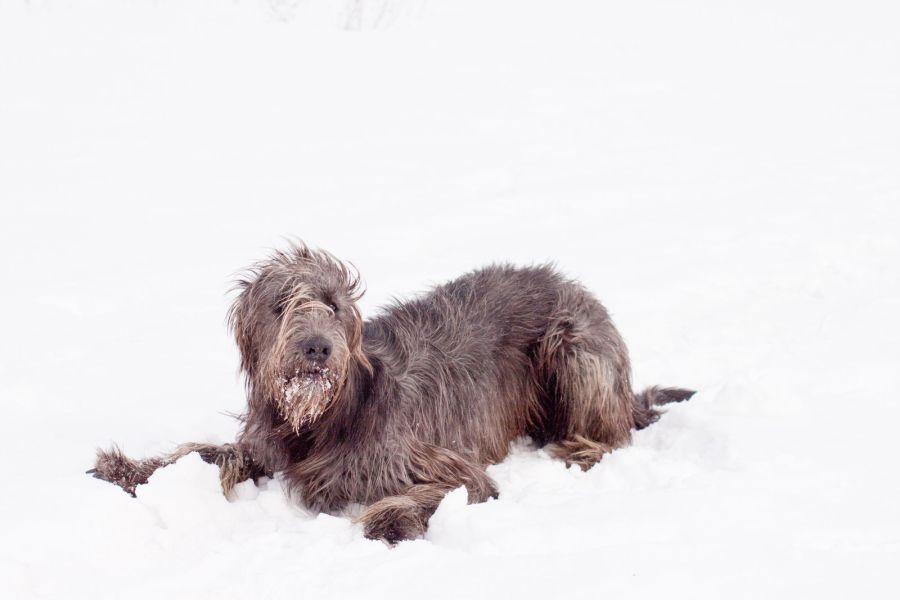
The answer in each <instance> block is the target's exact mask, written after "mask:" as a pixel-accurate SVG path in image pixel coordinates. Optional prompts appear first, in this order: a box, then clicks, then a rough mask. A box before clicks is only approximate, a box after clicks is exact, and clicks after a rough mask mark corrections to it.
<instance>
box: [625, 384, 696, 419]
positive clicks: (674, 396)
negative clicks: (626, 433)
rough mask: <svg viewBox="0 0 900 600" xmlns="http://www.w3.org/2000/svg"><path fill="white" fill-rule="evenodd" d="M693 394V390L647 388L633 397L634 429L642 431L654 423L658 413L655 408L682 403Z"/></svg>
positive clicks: (658, 415)
mask: <svg viewBox="0 0 900 600" xmlns="http://www.w3.org/2000/svg"><path fill="white" fill-rule="evenodd" d="M694 394H695V392H694V390H686V389H684V388H661V387H658V386H653V387H649V388H647V389H646V390H644V391H643V392H641V393H640V394H635V395H634V428H635V429H643V428H644V427H647V426H648V425H650V424H651V423H655V422H656V421H657V420H658V419H659V417H660V414H661V413H660V412H659V411H658V410H657V409H656V407H657V406H662V405H664V404H671V403H672V402H684V401H685V400H688V399H689V398H690V397H691V396H693V395H694Z"/></svg>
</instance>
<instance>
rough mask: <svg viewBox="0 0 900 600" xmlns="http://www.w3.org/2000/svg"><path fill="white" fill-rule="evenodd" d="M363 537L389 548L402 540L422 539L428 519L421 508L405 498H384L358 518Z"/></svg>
mask: <svg viewBox="0 0 900 600" xmlns="http://www.w3.org/2000/svg"><path fill="white" fill-rule="evenodd" d="M359 521H360V522H362V524H363V527H364V531H365V536H366V537H367V538H369V539H370V540H382V541H384V542H387V543H388V544H390V545H391V546H393V545H395V544H397V543H398V542H402V541H403V540H414V539H416V538H420V537H423V536H424V535H425V530H426V528H427V527H428V519H427V517H426V516H425V515H424V514H423V511H422V510H421V508H420V507H419V506H418V505H416V504H415V502H412V501H411V500H409V499H407V498H402V497H399V498H398V497H393V498H385V499H384V500H381V501H379V502H376V503H375V504H373V505H372V506H370V507H369V508H368V509H366V511H365V512H364V513H363V514H362V515H361V516H360V517H359Z"/></svg>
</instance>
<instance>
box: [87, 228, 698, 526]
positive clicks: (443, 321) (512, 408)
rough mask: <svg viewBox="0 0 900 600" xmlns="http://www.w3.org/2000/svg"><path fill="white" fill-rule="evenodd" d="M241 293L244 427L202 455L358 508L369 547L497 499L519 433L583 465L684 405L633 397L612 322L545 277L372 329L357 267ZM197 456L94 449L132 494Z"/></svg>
mask: <svg viewBox="0 0 900 600" xmlns="http://www.w3.org/2000/svg"><path fill="white" fill-rule="evenodd" d="M239 288H240V294H239V296H238V297H237V299H236V301H235V302H234V305H233V306H232V308H231V312H230V315H229V318H230V323H231V327H232V330H233V331H234V334H235V338H236V340H237V343H238V347H239V349H240V352H241V368H242V370H243V372H244V373H245V375H246V383H247V396H248V407H247V412H246V414H245V415H244V416H243V428H242V431H241V433H240V435H239V437H238V439H237V441H236V443H235V444H234V445H230V446H228V447H227V448H228V450H227V451H224V452H223V451H220V449H218V447H215V446H208V445H198V446H196V447H194V449H199V451H200V453H201V456H203V457H204V460H207V461H208V462H215V463H217V464H219V465H220V467H221V468H222V472H223V473H225V475H223V488H225V490H226V491H228V490H230V489H231V487H232V486H233V485H234V483H235V482H237V481H238V480H241V479H245V478H248V477H256V476H258V475H261V474H263V473H265V474H272V473H274V472H281V473H282V474H283V477H284V481H285V482H286V484H287V489H288V491H289V493H290V494H291V495H293V496H295V497H296V498H297V499H298V500H299V501H302V502H303V503H304V504H306V505H307V506H308V507H310V508H312V509H314V510H319V511H332V512H333V511H339V510H341V509H342V508H344V507H345V506H347V505H348V504H350V503H359V504H364V505H368V508H367V509H366V510H365V511H364V512H363V513H362V514H361V516H360V517H359V520H360V521H361V522H362V523H363V525H364V527H365V532H366V535H367V536H369V537H373V538H379V539H384V540H387V541H388V542H391V543H393V542H396V541H398V540H401V539H408V538H412V537H417V536H420V535H422V534H423V533H424V531H425V529H426V527H427V523H428V518H429V517H430V515H431V514H432V512H433V511H434V509H435V508H436V507H437V505H438V503H439V502H440V500H441V498H443V496H444V495H445V494H446V493H447V492H448V491H450V490H452V489H454V488H456V487H459V486H461V485H464V486H465V487H466V489H467V490H468V494H469V501H470V502H483V501H485V500H487V499H488V498H490V497H495V496H496V495H497V490H496V486H495V485H494V483H493V481H492V480H491V479H490V477H489V476H488V475H487V473H486V472H485V467H487V466H488V465H490V464H492V463H496V462H499V461H500V460H502V459H503V458H504V457H505V456H506V454H507V452H508V449H509V445H510V442H511V441H513V440H514V439H516V438H518V437H520V436H526V435H527V436H530V437H531V438H532V439H533V440H535V441H536V442H537V443H538V444H540V445H548V450H549V451H550V452H551V453H552V454H553V455H554V456H556V457H559V458H561V459H562V460H565V461H566V462H567V463H570V464H577V465H580V466H581V467H582V468H589V467H590V466H591V465H593V464H594V463H596V462H597V461H599V460H600V459H601V458H602V457H603V455H604V454H606V453H608V452H610V451H612V450H614V449H615V448H619V447H622V446H624V445H626V444H628V443H629V442H630V440H631V432H632V430H633V429H635V428H642V427H646V426H647V425H649V424H650V423H652V422H653V421H655V420H656V419H657V418H658V416H659V414H658V412H657V410H656V408H655V407H656V406H657V405H659V404H664V403H667V402H673V401H680V400H685V399H687V398H689V397H690V395H691V394H692V393H693V392H690V391H688V390H681V389H677V388H668V389H660V388H650V389H649V390H647V391H645V392H642V393H641V394H637V395H635V394H634V393H633V392H632V388H631V373H630V364H629V360H628V353H627V350H626V348H625V344H624V342H623V340H622V338H621V336H620V335H619V333H618V331H617V330H616V328H615V327H614V326H613V323H612V321H611V320H610V318H609V315H608V314H607V312H606V310H605V309H604V308H603V306H602V305H601V304H600V303H599V302H598V301H597V300H596V299H595V298H594V296H593V295H591V294H590V292H588V291H587V290H585V289H584V288H583V287H582V286H581V285H580V284H578V283H577V282H575V281H572V280H569V279H566V278H565V277H563V276H562V275H560V274H559V273H558V272H557V271H556V270H555V269H554V268H552V267H551V266H536V267H525V268H517V267H513V266H508V265H494V266H490V267H487V268H484V269H480V270H477V271H473V272H471V273H468V274H467V275H464V276H462V277H460V278H458V279H456V280H453V281H451V282H449V283H446V284H444V285H441V286H438V287H436V288H434V289H433V290H432V291H431V292H429V293H428V294H426V295H423V296H421V297H418V298H415V299H413V300H410V301H406V302H397V303H395V304H393V305H391V306H389V307H387V308H386V309H385V310H384V311H383V312H382V313H381V314H380V315H378V316H376V317H375V318H373V319H370V320H368V321H365V322H363V321H362V319H361V317H360V314H359V311H358V309H357V308H356V304H355V302H356V300H357V299H358V298H359V296H360V295H361V293H360V291H359V277H358V276H357V275H356V273H355V271H354V270H352V269H351V268H349V267H348V266H347V265H345V264H344V263H342V262H341V261H339V260H337V259H336V258H334V257H333V256H331V255H330V254H328V253H326V252H322V251H316V250H311V249H309V248H307V247H306V246H304V245H297V246H294V247H292V248H290V249H289V250H288V251H286V252H277V253H276V254H275V255H274V256H272V257H271V258H270V259H269V260H267V261H264V262H262V263H260V264H258V265H256V266H255V267H254V268H252V269H251V270H250V272H249V273H248V276H247V278H246V279H244V280H243V281H241V282H240V284H239ZM310 336H319V337H324V338H325V339H327V340H329V342H330V343H331V344H332V346H333V350H332V352H331V354H330V355H329V356H328V359H327V362H325V363H324V364H316V365H312V364H311V363H310V362H309V360H307V356H305V355H304V354H303V352H302V350H301V349H302V347H303V342H304V340H308V339H310ZM320 368H326V369H328V370H329V372H332V373H335V374H337V375H336V379H335V382H334V383H335V385H334V386H332V387H330V388H329V390H328V391H327V392H321V393H320V392H318V391H316V390H319V389H320V388H321V389H323V390H324V389H325V387H327V386H318V387H317V386H310V387H308V388H304V390H305V391H304V398H305V397H306V395H310V396H311V398H312V399H310V400H308V401H307V400H304V399H301V400H302V401H299V402H295V403H288V404H290V405H289V406H288V405H287V404H286V403H285V402H284V401H283V397H284V394H286V391H285V386H286V385H287V384H286V382H289V381H290V380H291V377H307V378H310V377H312V378H315V377H317V376H318V375H317V373H318V371H317V370H316V369H320ZM309 390H312V391H309ZM189 448H190V446H182V447H180V448H179V450H178V451H176V452H175V453H173V454H172V455H170V456H168V457H163V458H157V459H146V460H143V461H132V460H130V459H128V458H126V457H125V456H124V455H122V454H121V452H119V451H118V449H116V448H114V449H113V450H111V451H109V452H104V451H101V452H100V453H99V455H98V461H97V466H96V476H98V477H101V478H103V479H107V480H109V481H112V482H114V483H117V484H118V485H120V486H122V487H123V488H124V489H125V490H126V491H129V492H132V493H133V492H134V488H135V486H136V485H138V484H140V483H144V482H146V481H147V477H149V474H150V473H152V471H153V470H154V469H156V468H159V467H160V466H164V465H166V464H169V463H170V462H172V461H173V460H175V459H176V458H177V457H178V456H181V455H183V454H184V453H186V452H189V451H191V450H190V449H189ZM223 448H225V447H223ZM204 454H205V455H204Z"/></svg>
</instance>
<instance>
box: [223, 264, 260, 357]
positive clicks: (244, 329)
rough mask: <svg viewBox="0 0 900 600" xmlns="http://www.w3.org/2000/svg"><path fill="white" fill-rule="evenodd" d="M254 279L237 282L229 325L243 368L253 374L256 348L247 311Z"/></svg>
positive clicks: (229, 313) (229, 311) (229, 315)
mask: <svg viewBox="0 0 900 600" xmlns="http://www.w3.org/2000/svg"><path fill="white" fill-rule="evenodd" d="M252 285H253V282H252V281H249V280H247V279H241V280H239V281H238V282H237V283H236V284H235V289H236V290H239V293H238V295H237V297H236V298H235V299H234V302H232V304H231V308H229V309H228V327H229V329H231V332H232V333H233V334H234V340H235V342H237V346H238V351H240V353H241V370H243V371H244V372H245V373H247V374H251V373H252V371H253V367H254V365H255V364H256V350H255V349H254V345H253V338H252V336H251V333H252V331H251V328H252V324H251V323H250V319H249V318H248V315H247V312H248V310H249V303H250V288H251V286H252Z"/></svg>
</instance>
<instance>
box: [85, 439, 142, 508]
mask: <svg viewBox="0 0 900 600" xmlns="http://www.w3.org/2000/svg"><path fill="white" fill-rule="evenodd" d="M143 470H144V469H143V468H142V465H141V462H140V461H136V460H133V459H131V458H128V457H127V456H125V454H124V453H123V452H122V451H121V450H120V449H119V448H118V447H117V446H113V447H111V448H110V449H109V450H97V460H96V461H95V463H94V468H93V469H88V470H87V471H86V472H87V473H88V474H90V475H93V476H94V477H96V478H97V479H102V480H104V481H108V482H110V483H114V484H116V485H117V486H119V487H120V488H122V489H123V490H125V491H126V492H128V493H129V494H131V495H132V496H134V495H135V493H134V490H135V488H136V487H137V486H138V485H140V484H142V483H147V478H146V477H145V476H144V475H143Z"/></svg>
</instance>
